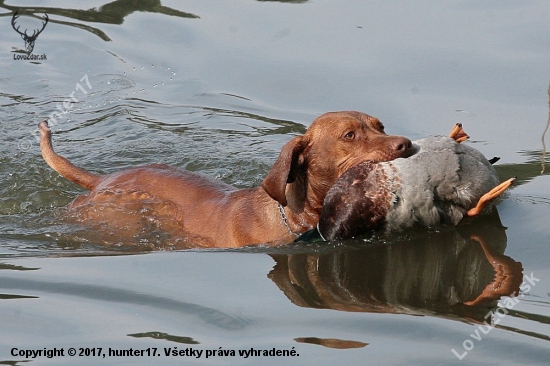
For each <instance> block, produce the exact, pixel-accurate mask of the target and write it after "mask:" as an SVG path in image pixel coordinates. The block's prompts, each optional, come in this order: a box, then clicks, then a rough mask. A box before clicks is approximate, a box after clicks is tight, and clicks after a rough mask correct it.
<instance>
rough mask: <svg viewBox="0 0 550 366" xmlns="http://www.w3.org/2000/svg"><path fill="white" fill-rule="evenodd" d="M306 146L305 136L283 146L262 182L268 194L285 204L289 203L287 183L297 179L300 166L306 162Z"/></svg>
mask: <svg viewBox="0 0 550 366" xmlns="http://www.w3.org/2000/svg"><path fill="white" fill-rule="evenodd" d="M306 147H307V141H306V138H305V137H304V136H298V137H295V138H293V139H292V140H290V141H289V142H288V143H287V144H286V145H285V146H283V149H282V150H281V154H280V155H279V157H278V158H277V160H276V161H275V164H274V165H273V167H272V168H271V170H270V171H269V173H267V176H266V177H265V179H264V181H263V182H262V188H263V189H264V190H265V191H266V192H267V194H268V195H269V196H270V197H271V198H273V199H274V200H276V201H277V202H279V203H280V204H281V205H283V206H286V205H287V199H286V194H285V191H286V185H287V183H292V182H294V181H295V180H296V176H297V174H298V173H299V171H300V167H301V165H302V164H303V163H304V156H303V152H304V150H305V149H306Z"/></svg>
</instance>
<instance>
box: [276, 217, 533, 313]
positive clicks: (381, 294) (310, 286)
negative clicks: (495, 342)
mask: <svg viewBox="0 0 550 366" xmlns="http://www.w3.org/2000/svg"><path fill="white" fill-rule="evenodd" d="M506 244H507V238H506V233H505V228H504V227H503V226H502V224H501V222H500V218H499V216H498V213H497V211H496V209H493V212H492V214H490V215H488V216H485V217H484V218H476V219H472V220H466V222H463V223H462V224H461V225H459V226H457V227H449V228H446V229H445V230H442V231H440V232H428V231H420V232H414V233H412V235H410V236H409V237H408V238H403V237H400V238H397V239H395V238H392V239H391V244H381V245H374V246H355V247H352V248H349V247H343V248H338V247H336V248H334V250H333V251H329V252H328V253H325V252H322V253H315V254H312V253H305V254H274V255H272V257H273V259H275V261H276V265H275V266H274V268H273V270H272V271H271V272H270V273H269V277H270V278H271V279H272V280H273V281H274V282H275V283H276V284H277V286H278V287H279V288H280V289H281V290H282V291H283V292H284V294H285V295H286V296H287V297H288V298H289V299H290V301H292V302H293V303H294V304H296V305H298V306H303V307H311V308H320V309H334V310H340V311H353V312H372V313H394V314H412V315H434V316H452V317H453V318H455V319H456V316H459V317H460V318H462V319H463V320H469V321H474V322H483V321H485V320H486V319H485V318H484V317H485V316H486V315H487V312H488V309H490V308H493V307H495V306H496V304H497V302H498V300H499V299H500V298H501V297H502V296H507V295H513V294H516V295H517V294H518V291H519V287H520V285H521V283H522V276H523V273H522V265H521V263H520V262H516V261H514V260H513V259H512V258H510V257H508V256H506V255H504V250H505V248H506Z"/></svg>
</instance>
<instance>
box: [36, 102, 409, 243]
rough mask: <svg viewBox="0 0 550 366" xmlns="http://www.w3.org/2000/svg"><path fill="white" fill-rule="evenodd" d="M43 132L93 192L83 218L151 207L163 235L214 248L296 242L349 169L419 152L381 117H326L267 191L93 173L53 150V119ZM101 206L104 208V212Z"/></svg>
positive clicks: (50, 159)
mask: <svg viewBox="0 0 550 366" xmlns="http://www.w3.org/2000/svg"><path fill="white" fill-rule="evenodd" d="M38 127H39V128H40V131H41V141H40V147H41V150H42V156H43V157H44V159H45V160H46V162H47V163H48V165H49V166H50V167H52V168H53V169H54V170H56V171H57V172H58V173H59V174H61V175H62V176H64V177H65V178H67V179H68V180H70V181H72V182H74V183H77V184H79V185H81V186H82V187H84V188H87V189H89V190H91V192H90V193H89V194H88V195H85V196H79V197H77V198H76V199H75V200H74V201H73V202H72V203H71V204H70V205H69V209H70V210H76V211H78V215H79V217H80V218H83V219H90V220H100V221H103V222H106V223H109V224H113V223H118V227H129V226H132V225H130V223H129V222H126V221H128V220H135V214H136V213H137V215H139V213H140V212H144V211H145V209H144V208H143V207H145V206H147V207H148V209H150V210H152V211H154V213H155V220H157V226H159V227H160V228H161V229H162V230H164V231H179V232H181V233H184V234H185V235H188V237H192V238H194V239H196V241H197V245H200V246H209V247H240V246H244V245H248V244H258V243H271V244H277V243H287V242H290V241H292V240H293V239H294V238H295V236H297V235H298V234H300V233H303V232H305V231H307V230H309V229H312V228H313V227H315V226H316V225H317V223H318V221H319V215H320V212H321V208H322V204H323V200H324V198H325V195H326V193H327V191H328V190H329V189H330V188H331V187H332V185H333V184H334V182H335V181H336V180H337V179H338V177H340V175H341V174H342V173H343V172H345V171H346V170H347V169H349V168H350V167H352V166H354V165H356V164H358V163H360V162H362V161H365V160H371V161H389V160H393V159H396V158H399V157H407V156H409V155H410V154H411V152H412V144H411V141H410V140H408V139H406V138H404V137H400V136H388V135H386V133H384V126H383V125H382V123H380V121H379V120H378V119H376V118H374V117H371V116H368V115H366V114H363V113H359V112H332V113H326V114H324V115H322V116H320V117H318V118H317V119H316V120H315V121H313V123H312V124H311V126H310V127H309V128H308V130H307V132H306V133H305V134H304V135H303V136H297V137H295V138H293V139H292V140H290V141H289V142H288V143H287V144H286V145H285V146H284V147H283V149H282V151H281V153H280V155H279V157H278V159H277V160H276V162H275V164H274V165H273V167H272V168H271V170H270V171H269V173H268V175H267V177H266V178H265V179H264V181H263V183H262V185H261V187H257V188H252V189H242V190H238V189H236V188H234V187H232V186H230V185H228V184H225V183H223V182H220V181H215V180H211V179H208V178H205V177H203V176H201V175H198V174H195V173H192V172H189V171H186V170H181V169H177V168H174V167H169V166H167V165H161V164H153V165H148V166H144V167H138V168H131V169H126V170H122V171H119V172H115V173H112V174H107V175H96V174H92V173H89V172H87V171H85V170H82V169H80V168H78V167H76V166H74V165H73V164H71V163H70V162H69V161H68V160H66V159H65V158H63V157H61V156H59V155H57V154H56V153H55V152H54V151H53V148H52V145H51V131H50V129H49V128H48V125H47V123H46V122H41V123H40V124H39V125H38ZM97 205H102V206H103V207H102V209H101V211H98V210H97V209H95V206H97ZM151 207H152V208H151ZM103 208H110V209H105V210H104V209H103ZM125 211H132V212H134V217H133V218H130V219H129V218H128V217H131V215H130V216H129V215H125ZM126 213H127V212H126ZM125 220H126V221H125ZM199 243H200V244H199Z"/></svg>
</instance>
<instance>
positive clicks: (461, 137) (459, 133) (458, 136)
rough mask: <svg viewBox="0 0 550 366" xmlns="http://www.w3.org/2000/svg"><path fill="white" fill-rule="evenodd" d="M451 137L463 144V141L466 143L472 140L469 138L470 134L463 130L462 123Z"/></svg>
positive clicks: (454, 129) (455, 127) (457, 125)
mask: <svg viewBox="0 0 550 366" xmlns="http://www.w3.org/2000/svg"><path fill="white" fill-rule="evenodd" d="M449 137H450V138H452V139H454V140H455V141H456V142H458V143H461V142H462V141H466V140H468V139H469V138H470V136H468V134H467V133H466V132H465V131H464V129H463V128H462V123H457V124H456V125H455V126H454V127H453V129H452V131H451V133H450V134H449Z"/></svg>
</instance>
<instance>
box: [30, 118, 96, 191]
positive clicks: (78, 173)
mask: <svg viewBox="0 0 550 366" xmlns="http://www.w3.org/2000/svg"><path fill="white" fill-rule="evenodd" d="M38 128H39V129H40V150H41V151H42V157H43V158H44V160H46V163H48V165H49V166H50V167H51V168H52V169H53V170H55V171H56V172H58V173H59V174H61V175H62V176H63V177H65V178H67V179H68V180H70V181H71V182H74V183H76V184H78V185H80V186H82V187H84V188H87V189H89V190H92V189H93V188H94V187H95V186H97V184H98V183H99V181H100V179H101V177H100V176H99V175H97V174H93V173H89V172H87V171H85V170H83V169H80V168H78V167H76V166H74V165H73V164H71V162H69V161H68V160H67V159H65V158H64V157H62V156H59V155H57V154H56V153H55V151H53V147H52V132H51V130H50V128H49V127H48V122H46V121H42V122H40V123H39V124H38Z"/></svg>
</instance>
